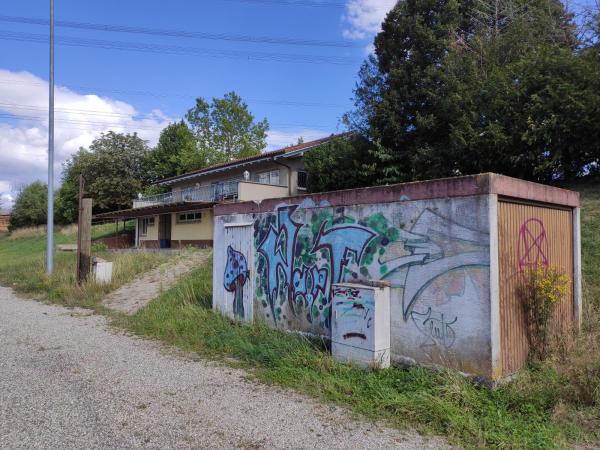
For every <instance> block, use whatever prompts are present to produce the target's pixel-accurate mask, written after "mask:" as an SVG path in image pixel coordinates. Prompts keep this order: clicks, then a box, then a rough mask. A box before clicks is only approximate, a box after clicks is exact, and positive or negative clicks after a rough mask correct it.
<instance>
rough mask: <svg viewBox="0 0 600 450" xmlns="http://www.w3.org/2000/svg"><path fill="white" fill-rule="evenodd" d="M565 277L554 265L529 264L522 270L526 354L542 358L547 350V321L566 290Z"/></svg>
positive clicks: (566, 278)
mask: <svg viewBox="0 0 600 450" xmlns="http://www.w3.org/2000/svg"><path fill="white" fill-rule="evenodd" d="M568 283H569V278H568V277H567V276H566V275H565V274H563V273H561V272H560V271H559V270H558V269H557V268H556V267H554V266H550V267H543V266H541V265H539V266H536V267H532V268H531V269H529V270H527V271H525V272H524V273H523V283H522V285H521V287H520V295H521V298H522V302H523V303H522V304H523V311H524V312H525V321H526V325H527V338H528V340H529V348H530V350H529V356H530V358H531V359H533V360H541V359H544V358H545V357H546V355H547V353H548V341H549V337H550V326H549V325H550V320H551V319H552V314H553V313H554V309H555V308H556V304H557V303H558V302H559V301H560V300H561V299H562V298H563V297H564V296H565V295H566V294H567V292H568Z"/></svg>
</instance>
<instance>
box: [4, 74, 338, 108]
mask: <svg viewBox="0 0 600 450" xmlns="http://www.w3.org/2000/svg"><path fill="white" fill-rule="evenodd" d="M0 84H9V85H12V84H22V85H28V86H47V83H35V82H27V81H21V80H14V81H12V80H0ZM62 87H64V88H67V89H70V90H75V89H90V90H96V91H101V92H108V93H111V94H124V95H136V96H146V97H155V98H181V99H186V100H187V99H190V98H196V97H197V96H198V95H197V94H192V93H188V94H184V93H177V92H171V93H169V92H162V93H161V92H155V91H141V90H131V89H111V88H107V87H101V86H89V85H69V86H62ZM245 100H246V101H247V102H249V103H259V104H265V105H278V106H293V107H311V108H312V107H314V108H343V107H346V106H347V105H343V104H341V103H321V102H306V101H298V100H274V99H257V98H252V97H250V98H246V99H245Z"/></svg>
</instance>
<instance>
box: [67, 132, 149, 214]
mask: <svg viewBox="0 0 600 450" xmlns="http://www.w3.org/2000/svg"><path fill="white" fill-rule="evenodd" d="M79 175H83V178H84V180H85V193H86V196H89V197H90V198H92V199H93V201H94V210H95V211H96V212H104V211H113V210H118V209H127V208H131V202H132V200H133V199H134V198H135V197H136V196H137V194H138V193H139V192H142V190H143V187H144V186H145V185H146V184H147V183H148V182H149V181H151V160H150V152H149V149H148V146H147V144H146V142H145V141H143V140H142V139H140V138H139V137H138V136H137V134H120V133H115V132H112V131H110V132H108V133H106V134H102V135H101V136H100V137H99V138H97V139H95V140H94V141H93V142H92V144H91V145H90V147H89V149H85V148H81V149H79V151H78V152H77V153H75V154H74V155H73V156H72V157H71V158H70V159H69V160H68V161H67V162H66V163H65V165H64V168H63V178H62V185H61V187H60V190H59V192H58V196H57V204H56V207H57V208H56V209H57V220H58V221H59V222H61V223H63V222H65V223H70V222H74V221H76V220H77V209H78V206H77V205H78V198H79Z"/></svg>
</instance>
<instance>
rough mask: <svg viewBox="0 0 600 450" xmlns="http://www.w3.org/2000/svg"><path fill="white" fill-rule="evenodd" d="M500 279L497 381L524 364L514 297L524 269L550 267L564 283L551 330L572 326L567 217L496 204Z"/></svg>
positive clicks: (519, 310)
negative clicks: (500, 373) (499, 372)
mask: <svg viewBox="0 0 600 450" xmlns="http://www.w3.org/2000/svg"><path fill="white" fill-rule="evenodd" d="M498 256H499V272H500V273H499V278H500V341H501V349H502V358H501V359H502V370H503V375H510V374H513V373H515V372H517V371H518V370H519V369H521V368H522V367H523V366H524V365H525V364H526V362H527V356H528V352H529V344H528V340H527V331H526V326H525V316H524V313H523V307H522V304H521V300H520V298H519V295H518V288H519V285H520V283H522V276H521V274H522V273H523V271H524V270H526V269H527V267H531V266H536V265H541V266H544V267H549V266H554V267H556V268H557V269H559V270H560V271H561V272H563V273H565V274H566V275H568V276H569V278H570V283H569V291H568V293H567V295H566V296H565V298H564V299H563V300H562V302H560V304H557V305H556V309H555V312H554V317H553V323H552V328H553V330H554V332H555V333H560V332H566V331H567V330H568V328H569V327H570V326H572V325H573V324H574V319H575V314H574V313H575V298H574V295H573V274H574V273H573V271H574V253H573V212H572V211H571V210H569V209H558V208H552V207H546V206H538V205H529V204H521V203H511V202H508V201H500V202H498Z"/></svg>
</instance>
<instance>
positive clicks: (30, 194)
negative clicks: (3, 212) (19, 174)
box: [9, 181, 48, 231]
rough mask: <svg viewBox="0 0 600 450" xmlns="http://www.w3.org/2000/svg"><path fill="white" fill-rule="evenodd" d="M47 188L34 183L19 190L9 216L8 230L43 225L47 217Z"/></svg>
mask: <svg viewBox="0 0 600 450" xmlns="http://www.w3.org/2000/svg"><path fill="white" fill-rule="evenodd" d="M47 208H48V187H47V185H45V184H44V183H42V182H41V181H35V182H33V183H31V184H30V185H28V186H26V187H24V188H23V189H21V191H20V192H19V194H18V195H17V198H16V199H15V204H14V206H13V209H12V213H11V216H10V225H9V229H10V230H11V231H12V230H14V229H16V228H22V227H32V226H37V225H44V224H45V223H46V218H47V217H48V210H47Z"/></svg>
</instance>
